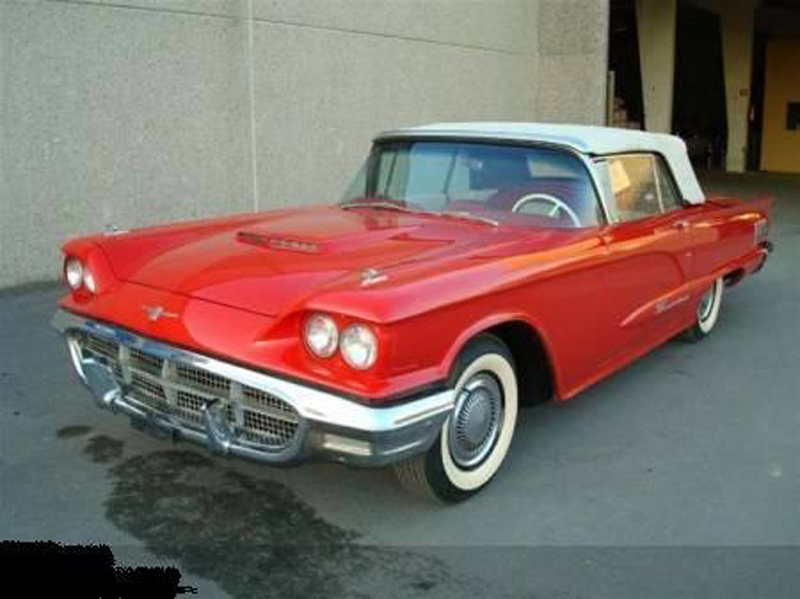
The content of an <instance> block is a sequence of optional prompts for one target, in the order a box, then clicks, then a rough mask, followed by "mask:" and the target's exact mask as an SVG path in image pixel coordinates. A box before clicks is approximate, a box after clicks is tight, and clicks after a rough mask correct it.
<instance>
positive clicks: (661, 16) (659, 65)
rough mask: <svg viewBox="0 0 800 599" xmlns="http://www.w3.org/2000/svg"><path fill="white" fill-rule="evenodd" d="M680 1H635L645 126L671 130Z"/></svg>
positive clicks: (661, 131) (661, 130)
mask: <svg viewBox="0 0 800 599" xmlns="http://www.w3.org/2000/svg"><path fill="white" fill-rule="evenodd" d="M676 20H677V0H636V27H637V31H638V32H639V60H640V70H641V73H642V100H643V101H644V126H645V129H647V130H648V131H658V132H660V133H672V100H673V87H674V82H675V25H676Z"/></svg>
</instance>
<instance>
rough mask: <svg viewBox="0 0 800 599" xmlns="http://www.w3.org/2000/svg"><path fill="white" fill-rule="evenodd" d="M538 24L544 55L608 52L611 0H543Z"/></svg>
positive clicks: (566, 74) (567, 74)
mask: <svg viewBox="0 0 800 599" xmlns="http://www.w3.org/2000/svg"><path fill="white" fill-rule="evenodd" d="M538 21H539V54H540V55H542V56H551V55H554V54H599V55H600V56H605V53H606V52H607V47H606V43H607V41H606V40H607V37H608V0H540V1H539V19H538ZM564 75H565V76H571V73H565V74H564Z"/></svg>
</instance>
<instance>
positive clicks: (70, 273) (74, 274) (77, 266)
mask: <svg viewBox="0 0 800 599" xmlns="http://www.w3.org/2000/svg"><path fill="white" fill-rule="evenodd" d="M85 272H86V267H85V266H84V265H83V262H81V260H79V259H78V258H75V257H74V256H69V257H67V259H66V260H65V261H64V280H65V281H66V282H67V285H68V286H69V288H70V289H72V291H78V290H79V289H80V288H81V287H83V285H84V273H85Z"/></svg>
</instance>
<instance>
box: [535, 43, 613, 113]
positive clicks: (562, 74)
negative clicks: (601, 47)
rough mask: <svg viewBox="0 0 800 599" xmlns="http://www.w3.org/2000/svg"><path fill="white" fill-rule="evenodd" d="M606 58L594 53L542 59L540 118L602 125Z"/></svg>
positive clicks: (540, 63) (539, 87) (538, 99)
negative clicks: (603, 76)
mask: <svg viewBox="0 0 800 599" xmlns="http://www.w3.org/2000/svg"><path fill="white" fill-rule="evenodd" d="M603 73H605V57H598V56H594V55H591V54H576V55H572V56H569V55H563V56H545V57H541V58H540V59H539V68H538V75H539V80H540V82H541V84H540V85H539V86H538V87H537V96H536V106H537V109H538V113H537V117H538V119H539V120H541V121H546V122H554V123H581V124H587V125H602V124H603V122H604V121H605V107H606V103H605V93H606V92H605V89H606V88H605V79H603V78H602V77H601V76H600V75H601V74H603Z"/></svg>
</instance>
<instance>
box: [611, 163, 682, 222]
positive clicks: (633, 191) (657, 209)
mask: <svg viewBox="0 0 800 599" xmlns="http://www.w3.org/2000/svg"><path fill="white" fill-rule="evenodd" d="M606 164H607V169H608V178H609V184H610V187H611V194H610V195H611V197H610V201H611V206H610V209H611V211H612V213H613V215H614V216H615V218H616V220H618V221H620V222H626V221H631V220H638V219H641V218H647V217H649V216H656V215H658V214H661V213H662V212H666V211H669V210H673V209H675V208H677V207H678V206H680V199H679V197H678V194H677V192H676V190H675V188H674V185H673V183H672V179H671V177H670V174H669V172H668V171H667V169H666V166H665V165H663V164H662V160H661V157H659V156H656V155H653V154H629V155H625V156H610V157H609V158H607V159H606Z"/></svg>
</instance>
